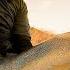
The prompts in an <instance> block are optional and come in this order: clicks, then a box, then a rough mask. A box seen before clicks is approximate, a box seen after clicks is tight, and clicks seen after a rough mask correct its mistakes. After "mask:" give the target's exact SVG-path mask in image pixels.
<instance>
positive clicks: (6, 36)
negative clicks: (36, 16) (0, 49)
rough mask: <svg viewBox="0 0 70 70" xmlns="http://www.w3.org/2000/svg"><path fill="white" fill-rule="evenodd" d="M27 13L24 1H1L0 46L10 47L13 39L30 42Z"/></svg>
mask: <svg viewBox="0 0 70 70" xmlns="http://www.w3.org/2000/svg"><path fill="white" fill-rule="evenodd" d="M27 12H28V10H27V6H26V4H25V2H24V1H23V0H0V46H1V45H3V44H4V45H5V44H6V45H9V44H10V40H11V39H13V37H14V38H16V39H17V37H18V39H19V40H20V41H21V42H22V41H23V39H24V38H27V39H29V40H30V38H31V37H30V34H29V28H30V26H29V22H28V18H27ZM6 42H7V43H6ZM2 43H3V44H2Z"/></svg>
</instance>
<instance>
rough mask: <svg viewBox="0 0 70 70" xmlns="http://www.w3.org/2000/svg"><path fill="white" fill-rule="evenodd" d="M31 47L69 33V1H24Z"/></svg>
mask: <svg viewBox="0 0 70 70" xmlns="http://www.w3.org/2000/svg"><path fill="white" fill-rule="evenodd" d="M25 2H26V4H27V7H28V18H29V24H30V26H31V29H30V32H31V37H32V43H33V45H36V44H39V43H41V42H43V41H45V40H49V39H51V38H53V37H54V36H55V35H58V34H63V33H67V32H70V0H25Z"/></svg>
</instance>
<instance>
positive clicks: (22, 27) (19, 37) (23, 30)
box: [13, 0, 32, 51]
mask: <svg viewBox="0 0 70 70" xmlns="http://www.w3.org/2000/svg"><path fill="white" fill-rule="evenodd" d="M27 13H28V10H27V6H26V4H25V2H24V1H23V0H20V8H19V10H18V12H17V14H16V17H15V22H14V30H13V36H14V40H15V46H16V48H18V49H19V48H20V49H21V50H23V51H26V50H28V49H30V48H32V44H31V41H30V40H31V36H30V33H29V29H30V26H29V21H28V17H27ZM17 43H18V44H17ZM19 46H20V47H19Z"/></svg>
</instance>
